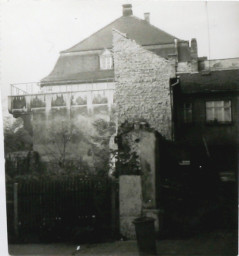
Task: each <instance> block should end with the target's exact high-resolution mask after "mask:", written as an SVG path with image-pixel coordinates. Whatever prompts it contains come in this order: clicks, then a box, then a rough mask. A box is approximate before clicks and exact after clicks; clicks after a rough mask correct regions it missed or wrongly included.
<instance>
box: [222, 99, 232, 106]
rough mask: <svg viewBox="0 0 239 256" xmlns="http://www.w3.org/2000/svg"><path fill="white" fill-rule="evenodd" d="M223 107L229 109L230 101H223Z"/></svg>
mask: <svg viewBox="0 0 239 256" xmlns="http://www.w3.org/2000/svg"><path fill="white" fill-rule="evenodd" d="M224 107H225V108H229V107H231V101H230V100H227V101H224Z"/></svg>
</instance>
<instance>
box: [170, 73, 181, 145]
mask: <svg viewBox="0 0 239 256" xmlns="http://www.w3.org/2000/svg"><path fill="white" fill-rule="evenodd" d="M178 84H179V77H177V81H176V82H175V83H173V84H171V85H170V104H171V113H172V114H171V124H172V128H171V137H172V141H174V140H175V127H174V126H175V124H174V113H175V111H174V102H173V89H174V87H175V86H176V85H178Z"/></svg>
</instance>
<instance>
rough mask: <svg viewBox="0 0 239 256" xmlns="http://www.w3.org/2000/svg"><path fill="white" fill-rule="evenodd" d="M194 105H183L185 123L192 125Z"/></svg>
mask: <svg viewBox="0 0 239 256" xmlns="http://www.w3.org/2000/svg"><path fill="white" fill-rule="evenodd" d="M192 119H193V118H192V103H184V104H183V121H184V123H187V124H188V123H192Z"/></svg>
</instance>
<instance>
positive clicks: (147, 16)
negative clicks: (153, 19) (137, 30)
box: [144, 12, 150, 23]
mask: <svg viewBox="0 0 239 256" xmlns="http://www.w3.org/2000/svg"><path fill="white" fill-rule="evenodd" d="M144 20H145V21H147V22H148V23H150V13H149V12H145V13H144Z"/></svg>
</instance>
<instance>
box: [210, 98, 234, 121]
mask: <svg viewBox="0 0 239 256" xmlns="http://www.w3.org/2000/svg"><path fill="white" fill-rule="evenodd" d="M206 118H207V121H218V122H231V101H230V100H227V101H208V102H206Z"/></svg>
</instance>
